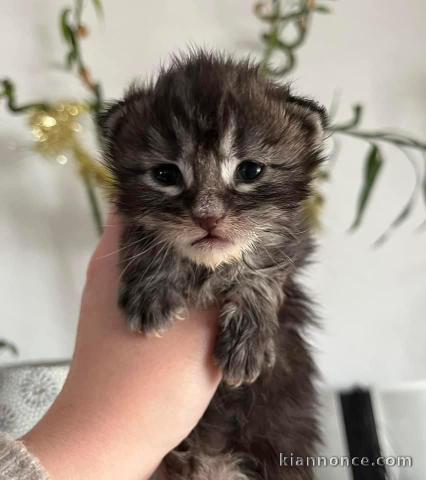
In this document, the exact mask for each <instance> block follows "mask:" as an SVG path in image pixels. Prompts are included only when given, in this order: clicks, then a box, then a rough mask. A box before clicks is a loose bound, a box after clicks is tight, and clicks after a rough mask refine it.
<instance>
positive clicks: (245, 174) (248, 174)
mask: <svg viewBox="0 0 426 480" xmlns="http://www.w3.org/2000/svg"><path fill="white" fill-rule="evenodd" d="M264 168H265V166H264V165H262V164H260V163H257V162H252V161H250V160H246V161H244V162H241V163H240V164H239V165H238V168H237V172H236V176H237V180H240V181H242V182H245V183H251V182H254V181H255V180H256V178H258V177H259V176H260V175H261V174H262V172H263V169H264Z"/></svg>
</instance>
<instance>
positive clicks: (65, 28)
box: [60, 8, 74, 44]
mask: <svg viewBox="0 0 426 480" xmlns="http://www.w3.org/2000/svg"><path fill="white" fill-rule="evenodd" d="M70 13H71V9H70V8H65V9H64V10H63V11H62V13H61V17H60V18H61V32H62V36H63V38H64V40H65V41H66V42H67V43H69V44H72V41H73V35H74V33H73V30H72V28H71V26H70V24H69V21H68V16H69V14H70Z"/></svg>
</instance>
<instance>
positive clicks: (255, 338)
mask: <svg viewBox="0 0 426 480" xmlns="http://www.w3.org/2000/svg"><path fill="white" fill-rule="evenodd" d="M215 357H216V360H217V362H218V364H219V366H220V367H221V368H222V371H223V379H224V381H225V383H227V384H228V385H229V386H232V387H239V386H240V385H243V384H248V383H253V382H255V381H256V380H257V378H258V377H259V375H260V374H261V372H262V369H263V367H264V366H267V367H270V368H271V367H272V366H273V365H274V363H275V349H274V344H273V342H272V341H271V342H266V343H265V342H261V341H260V339H259V335H258V329H257V328H256V323H255V322H253V319H250V320H249V319H248V318H247V317H246V316H245V315H244V312H243V311H241V310H240V307H239V306H238V305H233V304H228V305H226V306H225V308H224V309H223V311H222V316H221V332H220V335H219V338H218V341H217V345H216V349H215Z"/></svg>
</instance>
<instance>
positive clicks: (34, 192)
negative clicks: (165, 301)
mask: <svg viewBox="0 0 426 480" xmlns="http://www.w3.org/2000/svg"><path fill="white" fill-rule="evenodd" d="M61 3H62V2H57V1H55V0H32V1H31V2H29V1H27V0H15V1H13V2H5V1H4V2H1V3H0V58H1V63H0V65H1V66H0V76H4V75H8V76H10V77H11V78H12V79H14V80H16V82H17V86H18V93H19V97H20V99H21V100H22V101H26V100H30V99H33V98H40V97H45V98H48V99H54V98H61V97H71V96H73V95H80V96H81V95H82V94H83V89H82V88H81V87H80V85H79V83H78V81H76V80H74V79H73V78H72V77H70V76H69V75H67V74H64V73H63V72H61V71H60V70H58V69H57V68H56V69H55V64H56V63H57V62H58V61H59V60H61V59H62V53H63V45H62V44H61V42H60V39H59V35H58V32H57V23H58V22H57V13H58V9H59V8H60V5H61ZM253 3H254V2H250V1H248V0H234V1H233V2H228V1H225V0H220V1H218V0H216V1H204V2H200V1H196V0H180V1H179V2H177V1H176V0H169V1H166V0H156V1H140V0H126V1H122V2H117V1H113V0H106V1H104V4H105V22H104V23H103V24H101V25H99V24H97V21H96V19H95V16H94V14H93V13H92V12H90V13H89V14H88V16H87V18H88V21H89V24H90V28H91V30H92V35H91V36H90V37H89V39H88V40H87V41H86V44H85V50H84V51H85V53H86V55H87V59H88V63H89V65H91V66H92V67H93V72H94V74H95V76H97V77H99V78H101V79H102V80H103V83H104V86H105V89H106V93H107V96H109V97H115V96H118V95H120V94H121V93H122V91H123V89H124V88H125V87H126V85H127V84H128V83H129V81H130V80H132V79H134V78H135V77H138V76H142V77H146V76H147V75H149V74H151V73H152V72H154V71H155V68H156V67H157V66H158V64H159V62H160V60H165V59H166V58H167V55H168V54H169V52H173V51H176V50H177V49H184V48H185V47H186V45H188V44H190V43H194V44H197V45H206V46H213V47H215V48H216V47H217V48H220V49H224V50H229V51H234V52H237V53H246V52H248V51H255V52H257V53H259V42H258V36H259V33H260V31H261V29H262V25H261V24H260V22H258V21H257V20H256V19H255V18H254V17H253V15H252V14H251V10H252V5H253ZM330 4H332V6H333V9H334V11H335V14H334V15H331V16H326V15H322V16H321V15H319V16H317V18H316V20H315V22H314V25H313V29H312V34H311V35H310V37H309V40H308V43H307V45H306V47H305V48H304V49H303V51H302V53H301V55H300V67H299V68H298V70H297V71H296V72H295V73H294V74H293V75H292V78H293V79H294V81H295V88H296V89H297V91H299V92H301V93H306V94H309V95H312V96H314V97H317V98H318V99H320V100H321V101H322V102H323V103H325V104H326V105H330V103H331V100H332V98H333V95H335V94H336V93H338V92H341V108H340V111H339V117H338V118H339V119H342V120H343V119H345V118H347V117H348V116H349V115H350V106H351V104H353V103H354V102H357V101H360V102H362V103H364V104H365V105H367V106H368V108H367V111H366V117H365V125H366V126H367V127H388V126H392V127H398V128H403V129H405V130H409V131H411V132H413V133H414V134H416V135H417V136H418V137H420V138H425V137H426V112H425V106H426V89H425V83H426V62H425V52H424V47H423V46H424V45H426V29H425V28H424V19H425V18H426V4H425V3H424V2H423V1H422V0H412V1H411V2H409V6H408V5H407V2H404V1H400V0H399V1H398V0H376V1H374V2H372V1H371V0H358V1H348V0H346V1H344V0H341V1H339V2H330ZM14 144H16V146H17V148H16V149H15V150H12V149H10V148H11V147H14ZM29 145H30V138H29V134H28V128H27V127H26V125H25V121H24V119H23V118H18V117H13V116H11V115H9V114H8V113H7V112H5V111H4V108H3V107H1V110H0V172H1V173H0V175H1V181H0V232H1V234H0V298H1V307H0V309H1V310H0V319H1V320H0V336H1V337H6V338H8V339H10V340H12V341H13V342H15V343H16V344H17V345H18V347H19V349H20V352H21V353H20V354H21V359H23V360H27V359H40V358H43V359H50V358H63V357H69V356H70V355H71V352H72V345H73V340H74V331H75V325H76V319H77V315H78V309H79V296H80V292H81V288H82V285H83V279H84V271H85V264H86V262H87V259H88V257H89V255H90V252H91V250H92V249H93V246H94V243H95V240H96V234H95V232H94V228H93V225H92V221H91V218H90V216H89V210H88V206H87V204H86V199H85V196H84V190H83V188H82V186H81V184H80V183H79V181H78V179H77V177H76V176H75V175H74V173H73V171H72V166H71V165H67V166H65V167H61V166H59V165H56V164H49V162H47V161H45V160H44V159H40V158H38V157H36V156H35V155H34V154H32V153H31V150H30V149H29ZM365 149H366V145H365V144H363V143H360V142H357V141H347V140H346V139H345V141H344V142H342V150H341V154H340V158H339V161H338V163H337V165H336V168H335V171H334V175H333V179H332V182H331V184H330V185H329V186H328V187H327V197H328V203H327V206H326V209H325V212H324V229H323V231H322V233H321V235H320V243H321V248H320V250H319V253H318V255H317V258H318V260H319V262H318V263H317V265H316V266H315V267H313V268H312V269H310V271H309V272H307V274H306V275H305V278H306V280H307V283H308V284H309V285H310V286H311V288H312V290H313V292H314V293H315V296H316V298H317V300H318V302H319V303H320V305H321V307H320V308H319V310H320V314H321V317H322V323H323V325H324V328H323V330H322V332H321V333H317V334H316V335H315V337H316V340H315V350H316V351H317V354H318V360H319V363H320V366H321V369H322V371H323V375H324V377H325V378H326V380H327V381H328V382H329V383H331V384H332V385H347V384H350V383H352V382H354V381H360V382H363V383H370V382H372V383H374V384H380V385H383V384H394V383H397V382H400V381H415V380H417V379H420V378H424V377H425V375H426V350H425V348H424V341H425V338H426V321H425V320H426V295H425V285H426V268H425V267H426V248H425V244H426V233H425V234H423V235H420V234H414V233H413V230H414V228H415V227H416V226H417V225H418V224H419V223H420V222H421V221H422V220H423V219H424V218H425V216H426V215H425V209H424V208H423V209H422V208H420V207H419V208H418V210H417V211H416V212H415V213H416V214H415V215H413V217H412V218H411V219H410V221H409V222H407V224H406V225H405V226H404V227H403V228H401V229H400V230H398V231H397V232H396V234H395V235H394V236H393V237H392V239H391V241H390V242H389V243H388V244H386V245H385V246H384V247H382V248H381V249H379V250H373V249H371V248H370V245H371V243H372V242H373V240H374V239H375V238H376V237H377V235H378V234H380V233H381V232H382V231H383V229H384V228H385V227H386V226H387V225H388V223H389V222H390V220H391V219H392V218H393V217H394V216H395V215H396V214H397V212H398V211H399V208H401V207H402V205H403V202H404V200H405V199H406V198H407V197H408V195H409V193H410V190H411V188H412V186H413V182H414V178H413V175H412V172H411V170H410V169H409V168H407V162H406V161H405V160H404V159H403V157H402V156H401V154H400V153H398V152H397V151H395V150H392V149H390V150H387V152H388V153H389V154H388V155H387V159H388V161H387V163H386V165H385V167H384V172H383V175H382V177H381V178H380V185H379V188H378V190H377V192H376V193H375V194H374V199H373V200H374V201H373V203H372V205H371V208H370V209H369V211H368V214H367V217H366V220H365V224H364V226H363V228H362V229H361V230H360V231H359V232H358V233H356V234H354V235H349V234H347V232H346V230H347V228H348V226H349V225H350V222H351V219H352V216H353V213H354V207H355V204H356V200H357V195H358V189H359V185H360V178H361V176H360V174H361V170H362V160H363V155H364V153H365Z"/></svg>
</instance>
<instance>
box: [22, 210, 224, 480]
mask: <svg viewBox="0 0 426 480" xmlns="http://www.w3.org/2000/svg"><path fill="white" fill-rule="evenodd" d="M107 223H108V226H107V227H106V228H105V233H104V234H103V236H102V238H101V241H100V243H99V245H98V247H97V248H96V251H95V253H94V255H93V257H92V259H91V261H90V265H89V268H88V273H87V281H86V286H85V289H84V294H83V300H82V306H81V314H80V321H79V327H78V334H77V341H76V347H75V352H74V356H73V360H72V364H71V368H70V372H69V375H68V378H67V380H66V383H65V386H64V388H63V390H62V392H61V393H60V395H59V396H58V398H57V400H56V401H55V402H54V404H53V406H52V407H51V409H50V410H49V411H48V413H47V414H46V415H45V417H44V418H43V419H42V420H41V421H40V422H39V423H38V424H37V425H36V427H34V429H33V430H32V431H31V432H29V433H28V434H27V435H26V436H25V437H24V438H23V442H24V443H25V444H26V445H27V447H28V448H29V450H30V451H31V452H32V453H34V454H35V455H36V456H37V457H38V458H39V459H40V461H41V463H42V464H43V466H44V467H45V468H46V470H47V471H48V472H49V474H50V476H51V478H52V479H53V480H62V479H64V480H65V479H67V480H74V479H84V480H90V479H96V480H99V479H100V478H102V480H108V479H111V480H112V479H114V480H116V479H117V478H120V479H123V480H133V479H135V480H136V479H138V480H141V479H143V478H149V476H150V475H151V474H152V473H153V471H154V470H155V469H156V467H157V466H158V464H159V463H160V462H161V459H162V458H163V457H164V456H165V455H166V454H167V452H169V451H170V450H171V449H173V448H174V447H175V446H177V445H178V444H179V443H180V441H182V440H183V439H184V438H185V437H186V436H187V435H188V433H189V432H190V431H191V430H192V428H193V427H194V426H195V425H196V423H197V422H198V420H199V419H200V418H201V416H202V414H203V412H204V410H205V409H206V407H207V405H208V403H209V401H210V399H211V397H212V396H213V394H214V392H215V390H216V388H217V385H218V383H219V381H220V378H221V373H220V371H219V369H218V368H217V367H216V366H215V364H214V361H213V357H212V353H213V347H214V343H215V336H216V319H217V311H215V310H214V309H212V310H211V311H207V312H201V311H192V312H190V313H189V315H188V316H187V318H185V320H183V321H179V322H176V323H175V324H174V325H173V327H172V328H171V329H169V330H168V331H166V332H165V333H164V335H163V337H161V338H156V337H146V336H143V335H141V334H135V333H131V332H130V331H129V330H128V329H127V327H126V322H125V319H124V318H123V314H122V312H121V311H120V310H119V309H118V307H117V289H118V281H119V271H118V267H117V262H118V254H117V250H118V248H119V246H118V245H119V237H120V232H121V227H120V219H119V218H118V217H117V216H115V215H111V216H110V218H109V219H108V222H107Z"/></svg>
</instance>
